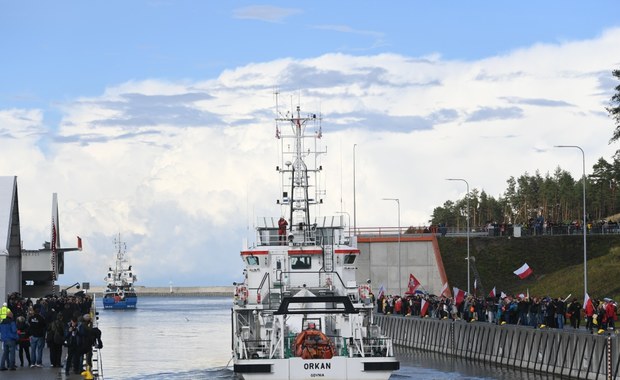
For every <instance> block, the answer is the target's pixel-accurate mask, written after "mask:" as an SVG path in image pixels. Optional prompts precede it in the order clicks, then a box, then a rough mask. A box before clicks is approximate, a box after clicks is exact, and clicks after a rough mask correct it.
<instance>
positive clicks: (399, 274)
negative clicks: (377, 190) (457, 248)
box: [383, 198, 469, 297]
mask: <svg viewBox="0 0 620 380" xmlns="http://www.w3.org/2000/svg"><path fill="white" fill-rule="evenodd" d="M383 200H384V201H396V204H397V205H398V295H399V296H401V297H402V295H403V292H402V286H401V282H402V279H403V278H402V276H401V273H400V199H399V198H383ZM467 264H468V265H469V263H467Z"/></svg>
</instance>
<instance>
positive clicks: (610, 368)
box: [606, 335, 613, 380]
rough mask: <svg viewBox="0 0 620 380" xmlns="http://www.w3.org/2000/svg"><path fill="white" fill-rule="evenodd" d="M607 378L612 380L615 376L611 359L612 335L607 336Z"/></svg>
mask: <svg viewBox="0 0 620 380" xmlns="http://www.w3.org/2000/svg"><path fill="white" fill-rule="evenodd" d="M606 341H607V355H606V356H607V376H606V379H607V380H611V379H612V378H613V361H612V359H611V335H609V336H608V337H607V340H606Z"/></svg>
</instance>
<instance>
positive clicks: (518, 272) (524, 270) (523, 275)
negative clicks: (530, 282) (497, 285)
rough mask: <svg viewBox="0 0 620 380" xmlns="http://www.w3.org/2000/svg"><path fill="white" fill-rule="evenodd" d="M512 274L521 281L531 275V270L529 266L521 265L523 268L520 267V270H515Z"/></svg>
mask: <svg viewBox="0 0 620 380" xmlns="http://www.w3.org/2000/svg"><path fill="white" fill-rule="evenodd" d="M513 273H514V274H516V275H517V276H519V278H520V279H522V280H523V279H524V278H526V277H527V276H529V275H530V274H532V268H530V266H529V265H527V263H525V264H523V266H521V268H519V269H517V270H516V271H514V272H513Z"/></svg>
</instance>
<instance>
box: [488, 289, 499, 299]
mask: <svg viewBox="0 0 620 380" xmlns="http://www.w3.org/2000/svg"><path fill="white" fill-rule="evenodd" d="M495 296H497V292H496V291H495V287H493V289H492V290H491V293H489V297H491V298H495Z"/></svg>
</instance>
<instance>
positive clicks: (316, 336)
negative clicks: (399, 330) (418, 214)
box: [232, 106, 400, 380]
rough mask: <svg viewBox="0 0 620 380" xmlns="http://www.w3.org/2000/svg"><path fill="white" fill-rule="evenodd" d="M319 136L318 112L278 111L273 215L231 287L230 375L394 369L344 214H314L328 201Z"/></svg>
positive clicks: (261, 222) (335, 374)
mask: <svg viewBox="0 0 620 380" xmlns="http://www.w3.org/2000/svg"><path fill="white" fill-rule="evenodd" d="M276 108H277V107H276ZM321 135H322V131H321V117H320V115H314V114H311V115H307V116H303V117H302V115H301V111H300V107H299V106H297V107H296V110H294V111H293V112H292V113H291V112H288V113H286V115H281V114H279V113H278V116H277V118H276V138H278V139H279V140H280V141H279V142H280V144H279V145H280V147H281V153H282V158H281V162H280V163H279V165H278V166H277V168H276V169H277V171H278V172H279V174H280V175H281V176H282V180H281V186H282V189H281V192H280V196H279V197H278V199H277V202H276V203H277V204H278V208H279V210H278V211H277V214H276V215H277V216H276V217H261V218H259V219H258V223H257V226H256V232H257V234H256V241H255V242H254V243H253V244H252V246H250V247H248V248H244V249H243V250H242V251H241V259H242V260H243V263H244V265H245V270H244V279H243V282H242V283H240V284H235V286H236V289H235V296H234V302H233V309H232V350H233V362H234V372H235V374H236V375H237V377H239V378H242V379H245V380H249V379H278V380H279V379H282V380H284V379H286V380H288V379H333V380H335V379H338V380H342V379H388V378H389V377H390V375H391V374H392V372H393V371H395V370H398V369H399V366H400V364H399V362H398V360H397V359H396V358H395V357H394V352H393V348H392V340H391V339H390V338H388V337H386V336H384V335H383V334H382V333H381V329H380V327H379V326H378V325H377V324H376V323H375V320H374V319H373V303H372V299H371V296H370V285H369V284H367V283H363V284H358V283H356V279H355V270H356V268H355V267H356V261H357V259H358V258H359V255H360V251H359V249H357V248H356V247H354V246H352V245H350V244H349V237H347V236H345V228H344V227H345V226H344V223H343V218H342V216H341V215H338V216H321V215H319V214H318V211H317V213H316V214H313V213H312V212H314V210H315V209H317V210H318V207H317V206H319V205H320V204H322V203H323V200H322V197H323V195H324V191H322V190H321V189H320V188H319V185H320V181H318V177H319V174H320V172H321V170H322V165H321V162H320V157H321V155H322V154H325V153H326V152H325V151H321V149H322V148H321V147H320V145H319V143H320V139H321ZM311 210H312V211H311Z"/></svg>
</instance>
